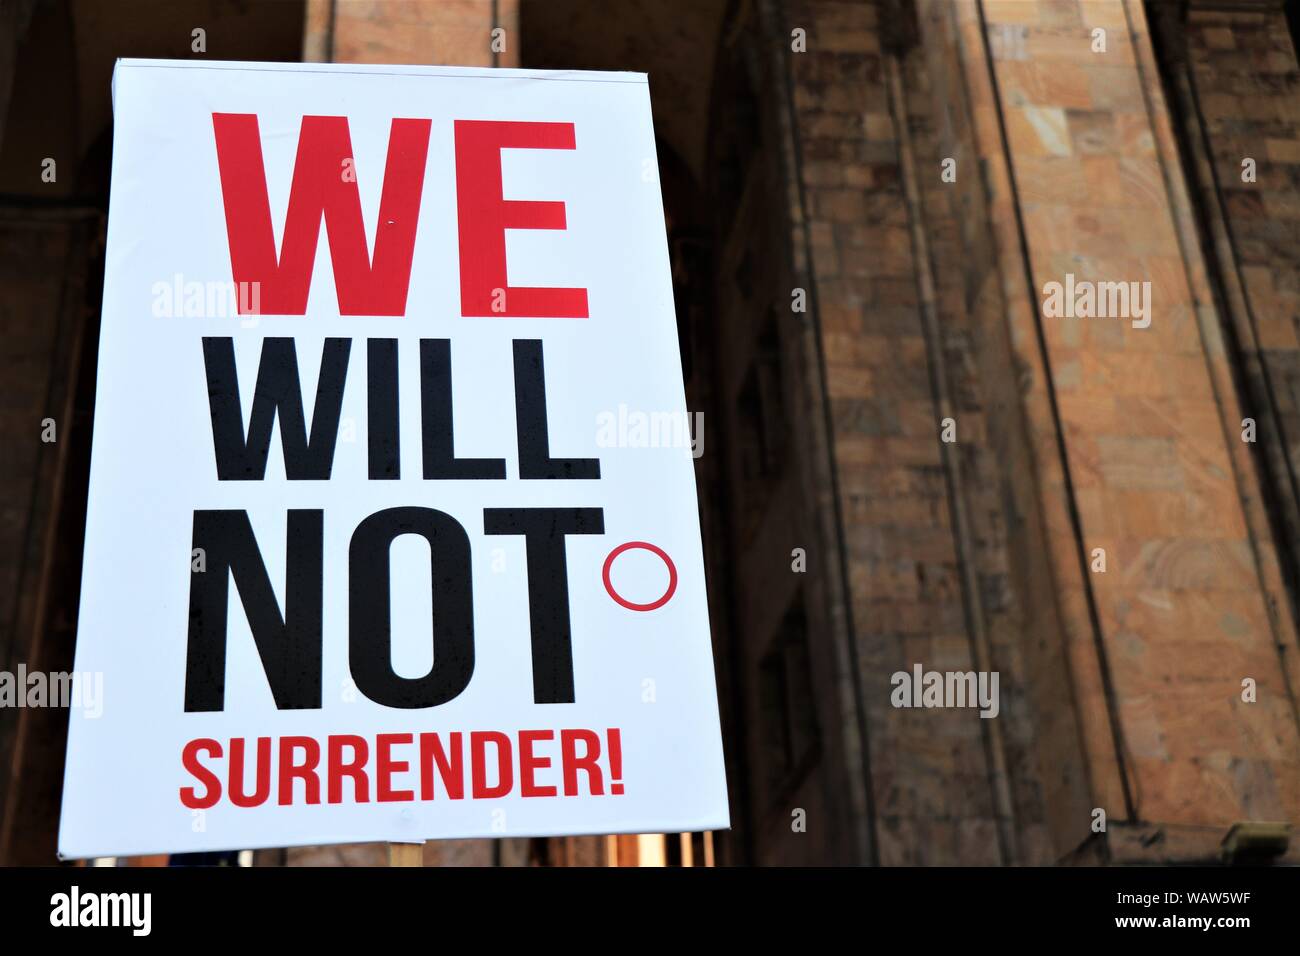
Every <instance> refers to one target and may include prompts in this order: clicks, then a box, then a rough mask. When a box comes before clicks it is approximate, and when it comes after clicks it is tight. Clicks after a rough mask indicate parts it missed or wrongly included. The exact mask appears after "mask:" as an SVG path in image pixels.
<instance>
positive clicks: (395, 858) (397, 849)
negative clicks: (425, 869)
mask: <svg viewBox="0 0 1300 956" xmlns="http://www.w3.org/2000/svg"><path fill="white" fill-rule="evenodd" d="M388 865H389V866H424V844H423V843H390V844H388Z"/></svg>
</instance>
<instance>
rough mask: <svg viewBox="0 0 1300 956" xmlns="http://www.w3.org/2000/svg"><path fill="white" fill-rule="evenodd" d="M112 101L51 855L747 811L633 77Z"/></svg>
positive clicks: (298, 84)
mask: <svg viewBox="0 0 1300 956" xmlns="http://www.w3.org/2000/svg"><path fill="white" fill-rule="evenodd" d="M114 111H115V127H114V144H113V174H112V175H113V178H112V196H111V202H110V207H109V226H108V247H107V269H106V277H105V286H104V307H103V325H102V330H101V336H100V346H99V373H98V386H97V395H96V404H95V425H94V437H93V457H92V466H91V482H90V497H89V513H88V516H87V524H86V541H85V562H84V572H83V581H82V594H81V610H80V622H79V628H78V637H77V652H76V673H77V675H78V680H82V679H87V678H86V675H102V681H103V683H102V688H103V692H102V697H103V699H102V702H101V703H102V706H100V707H97V708H96V710H98V711H99V712H98V713H94V712H92V711H89V710H86V709H74V710H73V711H72V714H71V726H70V731H69V740H68V757H67V769H66V774H65V781H64V794H63V816H62V822H61V831H60V838H59V847H60V853H61V854H62V855H63V856H64V857H76V858H80V857H91V856H110V855H126V854H141V853H157V852H181V851H200V850H217V849H238V848H250V847H269V846H295V845H310V844H323V843H338V842H354V841H379V840H386V841H398V842H400V841H412V842H413V841H419V840H424V839H436V838H452V837H519V836H545V835H559V834H601V833H618V832H675V831H696V830H705V829H715V828H722V827H726V826H727V825H728V811H727V796H726V783H725V779H724V772H723V755H722V744H721V736H720V731H719V723H718V704H717V698H716V688H715V684H714V674H713V660H712V651H711V644H710V636H709V622H708V609H707V603H706V594H705V581H704V568H703V560H702V551H701V542H700V527H699V518H698V512H697V504H696V492H695V477H694V461H693V445H692V437H691V436H692V431H693V430H694V429H695V425H694V423H693V422H691V423H690V424H691V429H689V430H688V429H687V428H686V425H687V424H688V418H687V410H686V404H685V395H684V389H683V382H682V371H681V361H680V356H679V350H678V341H677V332H676V322H675V318H674V309H673V298H672V286H671V280H670V275H669V258H668V249H667V244H666V242H665V231H664V219H663V209H662V204H661V198H660V190H659V184H658V179H657V165H656V160H655V139H654V132H653V129H652V124H651V114H650V101H649V92H648V86H647V82H646V78H645V76H643V75H640V74H625V73H556V72H534V71H524V70H479V69H453V68H443V67H386V66H385V67H381V66H351V65H348V66H338V65H318V64H302V65H287V64H254V63H220V62H203V63H196V62H171V61H154V60H122V61H119V63H118V65H117V69H116V72H115V74H114ZM696 437H698V438H702V437H703V436H702V435H699V434H697V435H696Z"/></svg>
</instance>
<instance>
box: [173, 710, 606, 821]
mask: <svg viewBox="0 0 1300 956" xmlns="http://www.w3.org/2000/svg"><path fill="white" fill-rule="evenodd" d="M557 738H558V739H557ZM601 741H602V738H601V735H600V734H599V733H598V732H596V731H594V730H581V729H573V730H560V731H555V730H520V731H516V732H514V733H513V734H505V733H502V732H500V731H496V730H475V731H471V732H469V733H462V732H460V731H454V732H452V733H450V734H446V735H445V737H444V735H442V734H437V733H421V734H378V735H376V736H375V738H374V740H373V741H371V740H370V739H368V738H366V737H362V736H360V735H357V734H331V735H330V736H329V737H327V738H326V739H325V740H324V742H322V741H319V740H317V739H316V738H315V737H277V738H271V737H258V738H257V740H256V742H255V752H254V756H253V767H252V772H251V773H250V772H249V770H248V768H247V766H246V764H247V756H246V754H247V751H248V750H249V749H250V748H249V741H247V740H245V738H243V737H234V738H231V739H230V740H229V741H227V742H226V744H225V745H223V744H222V743H221V741H218V740H214V739H212V738H210V737H200V738H198V739H195V740H191V741H190V742H189V743H187V744H186V745H185V748H184V750H183V751H182V752H181V763H182V765H183V766H184V767H185V770H186V771H187V772H188V773H189V774H190V775H191V776H193V777H194V779H195V781H196V782H197V783H198V784H199V785H200V786H201V787H202V789H201V790H200V789H197V788H195V787H192V786H189V787H181V788H180V800H181V803H182V804H184V805H185V806H186V807H188V808H190V809H191V810H206V809H208V808H210V807H214V806H216V805H217V804H218V803H219V802H221V800H222V797H223V794H224V796H225V799H226V801H227V802H228V803H230V804H231V805H233V806H236V807H258V806H262V805H263V804H265V803H266V802H267V801H268V800H271V799H272V791H273V790H274V800H275V802H276V803H278V804H279V805H280V806H290V805H293V804H295V803H298V804H307V805H312V804H319V803H321V802H322V799H323V800H324V802H326V803H343V802H344V800H345V793H346V800H347V802H349V803H369V802H371V800H374V801H375V802H377V803H403V802H411V801H414V800H417V799H418V800H421V801H429V800H434V799H438V798H439V795H440V797H441V798H442V799H447V800H463V799H465V798H466V797H467V796H468V798H469V799H471V800H497V799H500V798H502V797H507V796H510V795H512V794H513V795H517V796H520V797H556V796H559V795H560V794H561V792H563V795H564V796H566V797H576V796H580V795H585V794H590V795H592V796H597V797H598V796H603V795H604V794H605V772H606V771H608V774H609V792H610V794H612V795H615V796H617V795H619V794H622V793H623V747H622V734H621V733H620V732H619V730H618V729H616V728H611V729H609V730H607V731H605V736H604V743H605V747H604V750H605V767H604V768H602V766H601V760H600V758H601V749H602V748H601ZM205 761H206V762H205ZM557 762H558V766H553V765H554V764H556V763H557ZM222 764H224V774H223V775H224V777H225V780H226V786H225V788H224V790H223V787H222V776H219V775H218V772H217V770H215V769H214V767H220V766H221V765H222ZM412 764H414V766H412ZM250 777H251V779H252V781H253V782H252V787H251V790H250V788H249V787H248V785H247V783H246V781H247V780H248V779H249V778H250ZM296 781H297V782H301V786H300V787H297V786H295V782H296ZM580 781H582V782H581V783H580ZM417 788H418V790H417ZM417 794H418V795H417Z"/></svg>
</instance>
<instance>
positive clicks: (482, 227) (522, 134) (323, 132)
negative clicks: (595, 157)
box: [212, 113, 587, 319]
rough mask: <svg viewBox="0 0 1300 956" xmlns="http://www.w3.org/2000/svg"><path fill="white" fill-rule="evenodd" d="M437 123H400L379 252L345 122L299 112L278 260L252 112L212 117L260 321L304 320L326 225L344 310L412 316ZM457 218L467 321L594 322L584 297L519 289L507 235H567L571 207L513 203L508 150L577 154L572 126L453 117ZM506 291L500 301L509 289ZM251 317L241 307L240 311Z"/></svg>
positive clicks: (234, 241)
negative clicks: (505, 172)
mask: <svg viewBox="0 0 1300 956" xmlns="http://www.w3.org/2000/svg"><path fill="white" fill-rule="evenodd" d="M431 126H432V121H431V120H427V119H395V120H393V122H392V126H391V129H390V132H389V136H388V158H387V160H386V165H385V169H384V187H383V192H382V193H381V194H380V199H379V220H378V223H379V224H378V226H377V227H376V231H375V243H374V254H373V256H372V255H371V252H370V250H369V248H368V246H367V242H366V230H365V225H364V223H363V220H362V214H361V194H360V190H359V189H358V187H357V177H356V176H355V175H347V176H345V175H342V171H343V170H346V169H351V168H353V157H354V156H355V154H354V153H353V151H352V140H351V136H350V134H349V131H348V121H347V117H344V116H304V117H303V118H302V128H301V131H300V132H299V135H298V155H297V159H296V160H295V162H294V167H293V182H292V184H291V186H290V189H289V205H288V210H287V211H286V213H285V219H284V232H283V238H282V240H281V243H280V250H279V254H278V255H277V253H276V248H275V231H274V229H273V227H272V223H271V202H270V198H269V195H268V192H267V186H266V169H265V166H264V165H263V162H262V140H261V135H260V133H259V131H258V124H257V116H256V114H253V113H213V114H212V130H213V134H214V136H215V138H216V149H217V166H218V168H219V171H220V175H221V198H222V202H223V203H224V205H225V212H226V233H227V236H228V238H229V241H230V266H231V271H232V273H233V274H234V277H235V281H236V282H238V283H240V284H241V285H243V284H245V283H249V284H259V285H260V286H261V302H260V305H261V314H263V315H306V314H307V295H308V291H309V289H310V287H311V274H312V267H313V264H314V260H315V257H316V246H317V244H318V242H319V239H320V229H321V223H322V221H323V222H324V224H325V232H326V235H327V236H328V237H329V250H330V259H331V261H332V263H333V266H334V287H335V290H336V292H337V294H338V305H339V314H340V315H405V314H406V295H407V290H408V287H409V285H410V279H411V259H412V257H413V255H414V253H415V236H416V231H417V226H418V225H419V218H420V197H421V195H422V194H423V191H424V171H425V166H426V164H427V161H428V155H429V135H430V129H431ZM454 131H455V139H456V148H455V153H456V158H455V162H456V169H455V177H456V221H457V228H458V232H459V244H460V306H461V315H463V316H483V317H494V316H495V317H506V318H518V317H531V318H573V319H585V318H587V290H586V289H565V288H528V287H512V286H511V285H510V283H509V282H508V281H507V278H506V274H507V270H506V230H507V229H564V228H566V217H565V208H564V203H562V202H553V201H538V200H521V199H506V198H505V197H504V195H503V193H502V189H503V186H502V177H501V151H502V150H503V149H576V140H575V137H574V130H573V124H572V123H532V122H501V121H496V120H455V121H454ZM503 293H504V294H503ZM240 311H241V313H242V312H244V310H243V308H242V307H241V309H240Z"/></svg>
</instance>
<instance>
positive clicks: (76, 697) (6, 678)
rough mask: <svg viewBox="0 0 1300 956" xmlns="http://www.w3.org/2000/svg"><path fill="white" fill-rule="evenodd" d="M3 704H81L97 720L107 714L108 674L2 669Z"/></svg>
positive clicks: (21, 666) (0, 702)
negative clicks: (15, 671)
mask: <svg viewBox="0 0 1300 956" xmlns="http://www.w3.org/2000/svg"><path fill="white" fill-rule="evenodd" d="M0 707H77V708H81V709H84V710H85V711H86V717H87V718H89V719H91V720H95V719H98V718H99V717H101V716H103V714H104V675H103V673H102V672H100V671H94V672H91V671H87V672H85V673H83V674H75V675H74V674H70V673H68V672H66V671H56V672H53V673H50V674H46V673H45V672H44V671H32V672H31V673H30V674H29V673H28V672H27V665H26V664H19V665H18V672H17V673H16V674H15V673H14V672H12V671H0Z"/></svg>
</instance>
